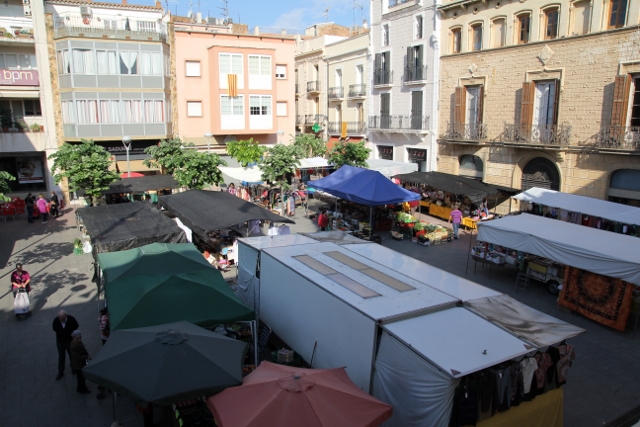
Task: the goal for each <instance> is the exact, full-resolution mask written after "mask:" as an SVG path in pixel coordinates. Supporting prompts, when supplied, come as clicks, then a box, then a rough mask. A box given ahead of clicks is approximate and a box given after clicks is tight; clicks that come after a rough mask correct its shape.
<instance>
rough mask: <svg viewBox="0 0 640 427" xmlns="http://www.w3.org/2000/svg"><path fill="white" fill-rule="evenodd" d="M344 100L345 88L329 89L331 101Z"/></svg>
mask: <svg viewBox="0 0 640 427" xmlns="http://www.w3.org/2000/svg"><path fill="white" fill-rule="evenodd" d="M342 99H344V88H343V87H342V86H336V87H330V88H329V101H341V100H342Z"/></svg>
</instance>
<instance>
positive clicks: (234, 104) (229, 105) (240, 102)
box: [220, 95, 244, 116]
mask: <svg viewBox="0 0 640 427" xmlns="http://www.w3.org/2000/svg"><path fill="white" fill-rule="evenodd" d="M220 114H221V115H223V116H243V115H244V97H243V96H242V95H241V96H236V97H235V98H232V97H229V96H227V95H221V97H220Z"/></svg>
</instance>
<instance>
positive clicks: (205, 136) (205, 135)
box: [204, 132, 213, 153]
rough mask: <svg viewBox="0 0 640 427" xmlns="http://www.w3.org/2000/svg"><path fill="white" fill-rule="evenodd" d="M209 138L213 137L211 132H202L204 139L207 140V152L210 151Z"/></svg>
mask: <svg viewBox="0 0 640 427" xmlns="http://www.w3.org/2000/svg"><path fill="white" fill-rule="evenodd" d="M211 138H213V134H212V133H211V132H207V133H205V134H204V139H205V141H207V153H210V152H211Z"/></svg>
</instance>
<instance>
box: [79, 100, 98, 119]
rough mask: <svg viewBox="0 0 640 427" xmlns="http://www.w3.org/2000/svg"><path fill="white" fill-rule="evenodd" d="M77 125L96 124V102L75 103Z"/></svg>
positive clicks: (83, 101) (81, 101) (82, 101)
mask: <svg viewBox="0 0 640 427" xmlns="http://www.w3.org/2000/svg"><path fill="white" fill-rule="evenodd" d="M76 111H77V118H78V124H93V123H98V101H94V100H79V101H76Z"/></svg>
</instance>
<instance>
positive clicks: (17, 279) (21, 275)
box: [11, 262, 31, 298]
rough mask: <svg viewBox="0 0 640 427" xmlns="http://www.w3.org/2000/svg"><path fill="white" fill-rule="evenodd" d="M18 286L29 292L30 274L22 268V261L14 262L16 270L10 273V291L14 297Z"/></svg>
mask: <svg viewBox="0 0 640 427" xmlns="http://www.w3.org/2000/svg"><path fill="white" fill-rule="evenodd" d="M20 288H24V289H26V291H27V294H28V293H29V292H31V276H29V273H28V272H27V271H26V270H23V269H22V263H20V262H19V263H17V264H16V271H14V272H13V273H11V292H13V297H14V298H15V297H16V294H17V293H18V289H20Z"/></svg>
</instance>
